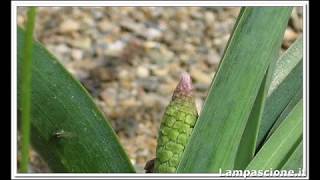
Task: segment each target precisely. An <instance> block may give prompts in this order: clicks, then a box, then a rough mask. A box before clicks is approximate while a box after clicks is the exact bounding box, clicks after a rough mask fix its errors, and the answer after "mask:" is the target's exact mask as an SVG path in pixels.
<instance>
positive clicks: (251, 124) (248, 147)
mask: <svg viewBox="0 0 320 180" xmlns="http://www.w3.org/2000/svg"><path fill="white" fill-rule="evenodd" d="M270 74H272V73H271V72H270V71H269V69H268V72H267V73H266V75H265V78H264V80H263V82H262V83H261V87H260V90H259V93H258V95H257V98H256V100H255V102H254V105H253V108H252V111H251V113H250V116H249V119H248V122H247V125H246V128H245V130H244V132H243V135H242V137H241V141H240V145H239V147H238V150H237V151H238V152H237V157H236V160H235V164H234V169H245V168H246V167H247V165H248V164H249V162H250V161H251V159H252V158H253V156H254V153H255V149H256V140H257V136H258V130H259V129H258V128H259V124H260V119H261V114H262V113H261V112H262V109H263V106H264V102H265V97H266V92H267V91H266V89H268V88H267V87H268V84H267V81H266V80H267V77H270V76H271V75H270Z"/></svg>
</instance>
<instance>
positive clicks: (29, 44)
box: [20, 7, 36, 173]
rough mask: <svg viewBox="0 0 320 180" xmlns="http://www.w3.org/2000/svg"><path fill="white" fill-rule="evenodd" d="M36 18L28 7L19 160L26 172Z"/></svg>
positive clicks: (33, 11) (32, 9) (33, 9)
mask: <svg viewBox="0 0 320 180" xmlns="http://www.w3.org/2000/svg"><path fill="white" fill-rule="evenodd" d="M35 19H36V8H35V7H31V8H29V9H28V22H27V30H26V32H25V33H26V41H25V42H24V43H25V44H24V47H25V48H24V49H23V50H24V51H23V53H24V54H23V56H22V57H23V61H22V64H23V65H22V67H23V68H22V70H21V71H22V80H21V89H20V91H21V94H22V96H21V106H22V111H21V119H22V123H21V124H22V125H21V141H22V143H21V162H20V171H21V172H22V173H26V172H28V164H29V149H30V121H31V80H32V79H31V78H32V76H31V75H32V73H31V68H32V67H31V66H32V48H33V30H34V26H35V21H36V20H35Z"/></svg>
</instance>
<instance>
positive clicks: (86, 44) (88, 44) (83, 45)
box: [70, 37, 91, 49]
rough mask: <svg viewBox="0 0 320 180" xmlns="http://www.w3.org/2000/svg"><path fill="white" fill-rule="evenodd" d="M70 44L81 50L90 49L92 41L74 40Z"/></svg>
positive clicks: (85, 38)
mask: <svg viewBox="0 0 320 180" xmlns="http://www.w3.org/2000/svg"><path fill="white" fill-rule="evenodd" d="M70 44H71V45H72V46H73V47H76V48H80V49H90V48H91V39H90V38H89V37H82V38H77V39H73V40H72V41H71V42H70Z"/></svg>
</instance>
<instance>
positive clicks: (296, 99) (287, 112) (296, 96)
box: [266, 87, 303, 140]
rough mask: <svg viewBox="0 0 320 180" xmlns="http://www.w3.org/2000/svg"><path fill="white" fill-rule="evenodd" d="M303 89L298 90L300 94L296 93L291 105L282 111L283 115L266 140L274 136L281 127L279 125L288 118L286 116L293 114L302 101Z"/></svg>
mask: <svg viewBox="0 0 320 180" xmlns="http://www.w3.org/2000/svg"><path fill="white" fill-rule="evenodd" d="M302 90H303V89H302V87H301V88H300V90H298V92H297V93H296V95H295V96H294V97H293V98H292V99H291V100H290V102H289V104H288V105H287V107H286V108H285V109H284V110H283V111H282V113H281V114H280V116H279V117H278V118H277V121H276V122H275V123H274V125H273V126H272V128H271V129H270V131H269V133H268V136H267V138H266V140H268V139H269V137H270V136H271V135H272V133H273V132H274V131H275V130H276V129H277V128H278V127H279V125H280V124H281V122H282V121H283V120H284V119H285V118H286V116H287V115H288V114H289V113H290V112H291V110H292V109H293V108H294V107H295V106H296V104H297V103H298V102H299V101H300V99H301V98H302V94H303V92H302Z"/></svg>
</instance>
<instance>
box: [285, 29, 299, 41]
mask: <svg viewBox="0 0 320 180" xmlns="http://www.w3.org/2000/svg"><path fill="white" fill-rule="evenodd" d="M297 36H298V34H297V33H296V32H294V31H293V29H292V28H287V29H286V31H285V33H284V39H285V40H286V41H291V42H292V41H294V40H295V39H296V38H297Z"/></svg>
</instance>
